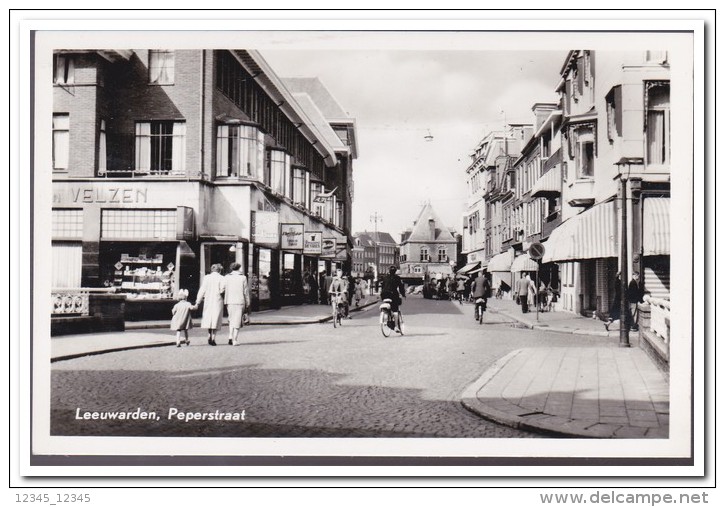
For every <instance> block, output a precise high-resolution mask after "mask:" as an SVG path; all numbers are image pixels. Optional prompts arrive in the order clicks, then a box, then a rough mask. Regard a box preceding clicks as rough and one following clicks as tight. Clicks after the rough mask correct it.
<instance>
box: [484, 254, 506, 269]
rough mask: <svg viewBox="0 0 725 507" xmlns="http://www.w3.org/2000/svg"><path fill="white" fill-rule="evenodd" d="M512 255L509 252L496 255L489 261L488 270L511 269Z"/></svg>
mask: <svg viewBox="0 0 725 507" xmlns="http://www.w3.org/2000/svg"><path fill="white" fill-rule="evenodd" d="M511 261H512V257H511V254H510V253H509V252H504V253H500V254H498V255H494V256H493V257H491V259H490V260H489V261H488V271H489V272H491V271H511Z"/></svg>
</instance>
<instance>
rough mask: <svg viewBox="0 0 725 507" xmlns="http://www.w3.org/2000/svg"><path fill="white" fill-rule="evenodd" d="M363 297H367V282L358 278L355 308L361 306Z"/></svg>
mask: <svg viewBox="0 0 725 507" xmlns="http://www.w3.org/2000/svg"><path fill="white" fill-rule="evenodd" d="M363 297H365V280H363V279H362V278H358V279H357V281H356V282H355V306H360V300H361V299H362V298H363Z"/></svg>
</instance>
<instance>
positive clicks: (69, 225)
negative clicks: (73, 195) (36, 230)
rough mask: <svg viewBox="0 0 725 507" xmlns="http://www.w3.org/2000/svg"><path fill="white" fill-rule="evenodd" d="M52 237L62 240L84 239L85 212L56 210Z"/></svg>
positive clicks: (80, 210)
mask: <svg viewBox="0 0 725 507" xmlns="http://www.w3.org/2000/svg"><path fill="white" fill-rule="evenodd" d="M51 230H52V237H53V238H62V239H70V238H72V239H83V210H82V209H54V210H53V223H52V227H51Z"/></svg>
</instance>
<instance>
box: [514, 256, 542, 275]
mask: <svg viewBox="0 0 725 507" xmlns="http://www.w3.org/2000/svg"><path fill="white" fill-rule="evenodd" d="M538 270H539V263H538V262H536V261H535V260H534V259H532V258H531V257H529V254H523V255H519V256H518V257H516V258H515V259H514V261H513V262H512V263H511V272H512V273H520V272H522V271H538Z"/></svg>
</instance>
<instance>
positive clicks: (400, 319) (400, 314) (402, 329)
mask: <svg viewBox="0 0 725 507" xmlns="http://www.w3.org/2000/svg"><path fill="white" fill-rule="evenodd" d="M398 330H400V335H401V336H402V335H404V334H405V322H403V312H401V311H400V310H398Z"/></svg>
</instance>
